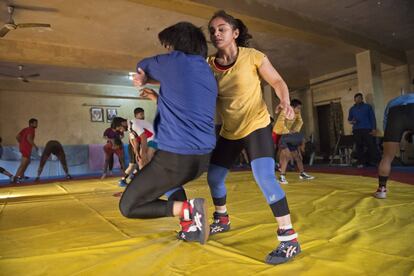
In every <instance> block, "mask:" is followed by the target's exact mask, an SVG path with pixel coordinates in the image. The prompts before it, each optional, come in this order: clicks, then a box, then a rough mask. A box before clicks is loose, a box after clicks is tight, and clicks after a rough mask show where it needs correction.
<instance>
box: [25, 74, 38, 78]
mask: <svg viewBox="0 0 414 276" xmlns="http://www.w3.org/2000/svg"><path fill="white" fill-rule="evenodd" d="M39 76H40V74H31V75H27V76H23V78H36V77H39Z"/></svg>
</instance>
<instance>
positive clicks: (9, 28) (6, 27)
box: [0, 6, 52, 37]
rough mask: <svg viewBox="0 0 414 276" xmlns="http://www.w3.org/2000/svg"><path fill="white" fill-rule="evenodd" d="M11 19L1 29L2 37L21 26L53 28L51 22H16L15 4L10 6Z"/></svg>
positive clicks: (8, 8) (0, 34) (8, 9)
mask: <svg viewBox="0 0 414 276" xmlns="http://www.w3.org/2000/svg"><path fill="white" fill-rule="evenodd" d="M7 11H8V13H9V21H8V22H7V23H6V24H4V26H3V27H2V28H1V29H0V37H4V36H5V35H6V34H7V33H8V32H10V31H12V30H16V29H19V28H39V27H40V28H51V27H52V26H51V25H50V24H46V23H20V24H16V23H15V22H14V20H13V12H14V6H8V7H7Z"/></svg>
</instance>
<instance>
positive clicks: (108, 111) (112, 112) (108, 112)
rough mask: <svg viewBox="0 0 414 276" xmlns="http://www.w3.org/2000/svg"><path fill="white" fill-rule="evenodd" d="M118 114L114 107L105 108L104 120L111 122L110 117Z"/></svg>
mask: <svg viewBox="0 0 414 276" xmlns="http://www.w3.org/2000/svg"><path fill="white" fill-rule="evenodd" d="M117 115H118V112H117V110H116V109H115V108H107V109H106V121H107V122H108V123H111V122H112V119H113V118H115V117H116V116H117Z"/></svg>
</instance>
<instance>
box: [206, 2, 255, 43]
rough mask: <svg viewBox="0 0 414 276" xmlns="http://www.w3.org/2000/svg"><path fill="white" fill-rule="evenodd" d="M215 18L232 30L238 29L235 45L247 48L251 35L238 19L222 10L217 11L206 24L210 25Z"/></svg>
mask: <svg viewBox="0 0 414 276" xmlns="http://www.w3.org/2000/svg"><path fill="white" fill-rule="evenodd" d="M217 17H220V18H222V19H223V20H224V21H226V22H227V23H229V24H230V25H231V26H232V27H233V30H236V29H238V30H239V36H238V37H237V38H236V44H237V46H241V47H249V40H250V39H251V38H252V35H251V34H249V30H248V29H247V26H246V25H245V24H244V23H243V21H241V20H240V19H238V18H234V17H233V16H231V15H230V14H228V13H226V12H225V11H223V10H220V11H217V12H216V13H215V14H214V15H213V16H212V17H211V19H210V21H209V22H208V25H210V23H211V21H212V20H213V19H215V18H217Z"/></svg>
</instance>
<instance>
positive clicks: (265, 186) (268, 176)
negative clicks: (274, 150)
mask: <svg viewBox="0 0 414 276" xmlns="http://www.w3.org/2000/svg"><path fill="white" fill-rule="evenodd" d="M251 166H252V171H253V176H254V179H255V180H256V182H257V184H258V185H259V187H260V189H261V190H262V193H263V195H264V196H265V197H266V201H267V203H269V204H273V203H275V202H277V201H279V200H281V199H282V198H284V197H285V192H284V191H283V189H282V188H281V187H280V184H279V182H278V181H277V179H276V175H275V160H274V159H273V158H272V157H261V158H257V159H255V160H253V161H251Z"/></svg>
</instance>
